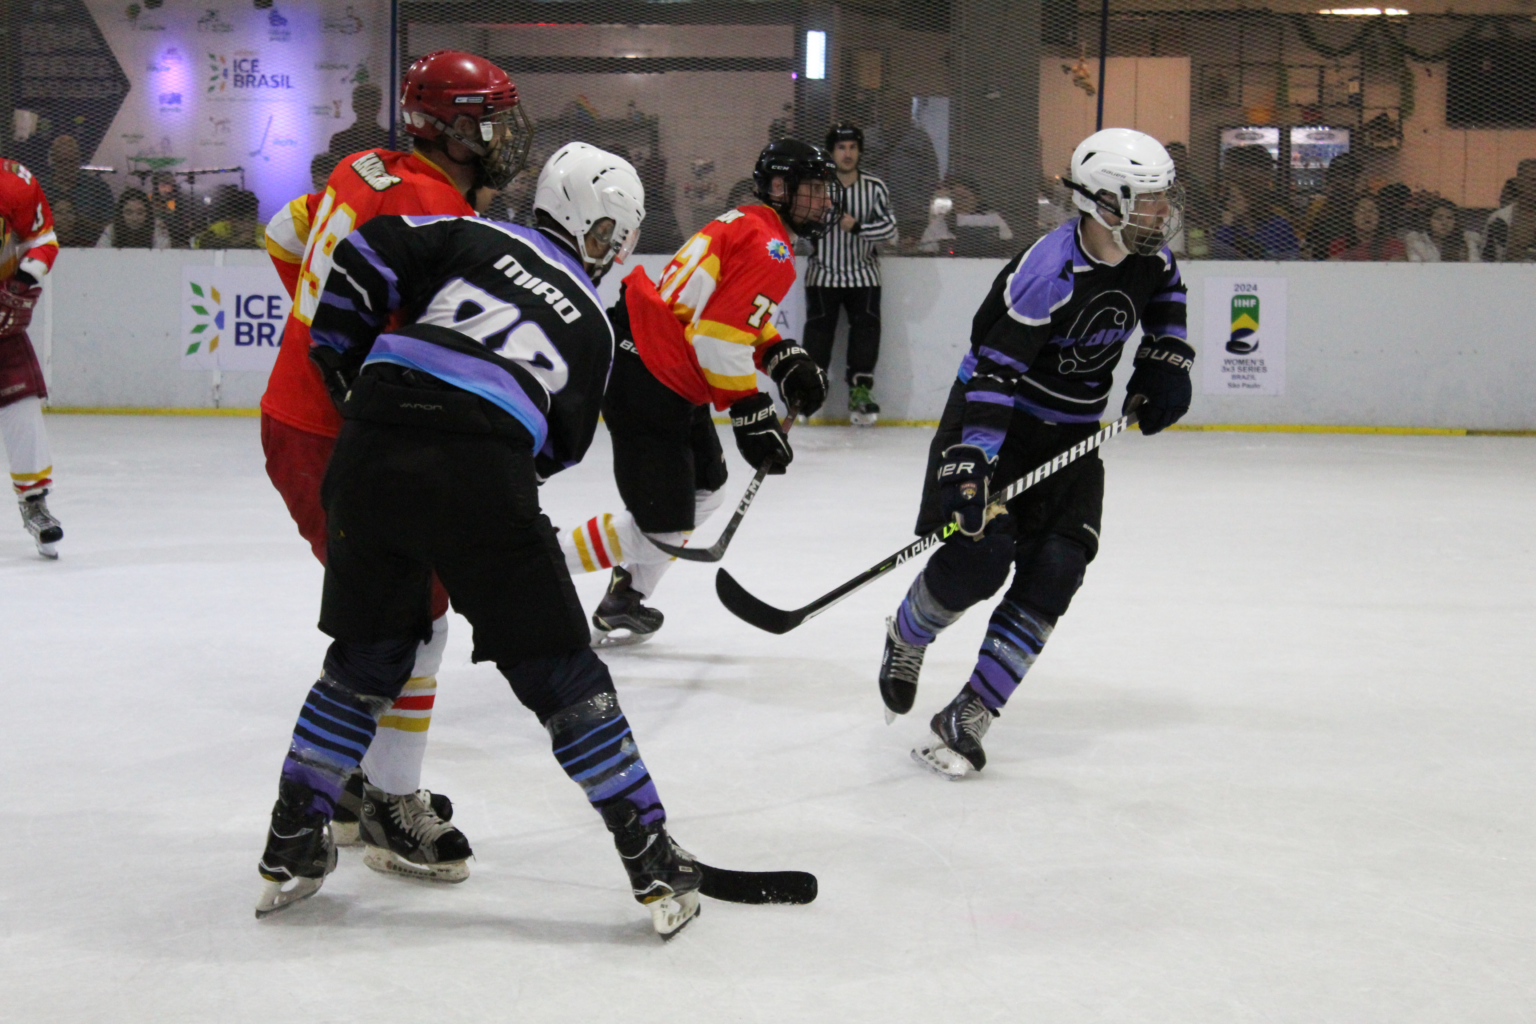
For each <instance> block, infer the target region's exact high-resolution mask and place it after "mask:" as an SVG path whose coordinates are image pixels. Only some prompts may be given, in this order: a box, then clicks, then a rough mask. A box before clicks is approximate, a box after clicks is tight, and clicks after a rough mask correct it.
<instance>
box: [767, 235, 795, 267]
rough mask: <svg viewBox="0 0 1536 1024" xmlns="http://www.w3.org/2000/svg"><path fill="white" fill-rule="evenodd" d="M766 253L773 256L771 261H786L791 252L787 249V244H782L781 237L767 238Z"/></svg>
mask: <svg viewBox="0 0 1536 1024" xmlns="http://www.w3.org/2000/svg"><path fill="white" fill-rule="evenodd" d="M768 255H769V256H771V257H773V262H775V263H784V262H786V261H788V259H789V258H790V256H791V255H792V253H791V252H790V251H789V246H787V245H785V244H784V241H783V239H779V238H770V239H768Z"/></svg>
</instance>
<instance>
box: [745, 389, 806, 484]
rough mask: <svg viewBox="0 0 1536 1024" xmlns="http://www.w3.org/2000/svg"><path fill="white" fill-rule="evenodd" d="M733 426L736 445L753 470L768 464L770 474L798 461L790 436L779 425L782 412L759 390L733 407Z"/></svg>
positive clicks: (775, 473)
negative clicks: (786, 435) (791, 445)
mask: <svg viewBox="0 0 1536 1024" xmlns="http://www.w3.org/2000/svg"><path fill="white" fill-rule="evenodd" d="M731 429H732V430H734V431H735V432H736V447H737V448H739V449H740V450H741V457H742V458H744V459H746V460H747V465H749V466H751V467H752V468H753V469H762V468H763V467H764V466H767V467H768V475H769V476H776V475H778V474H779V473H782V472H784V467H785V466H787V465H789V464H790V463H791V462H793V461H794V460H795V453H794V450H793V449H791V448H790V447H789V439H788V438H786V437H785V436H784V430H783V428H782V427H780V426H779V414H778V413H776V412H774V411H773V399H771V398H769V397H768V396H767V395H765V394H763V393H762V392H758V393H757V394H755V395H752V396H750V397H747V398H743V399H742V400H741V401H739V402H737V403H736V404H734V405H732V406H731Z"/></svg>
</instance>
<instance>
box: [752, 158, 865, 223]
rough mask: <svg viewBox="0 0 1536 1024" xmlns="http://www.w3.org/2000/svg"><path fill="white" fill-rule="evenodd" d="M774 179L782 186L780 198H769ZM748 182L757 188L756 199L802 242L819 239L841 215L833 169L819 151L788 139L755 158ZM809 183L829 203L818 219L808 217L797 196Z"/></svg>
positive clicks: (838, 186)
mask: <svg viewBox="0 0 1536 1024" xmlns="http://www.w3.org/2000/svg"><path fill="white" fill-rule="evenodd" d="M775 150H779V152H774V151H775ZM775 178H780V179H782V180H783V182H784V194H783V195H781V196H775V195H774V194H773V179H775ZM752 179H753V183H754V184H755V185H756V186H757V188H756V190H755V194H756V195H757V198H758V199H760V200H762V202H763V203H765V204H766V205H768V206H769V207H771V208H772V209H773V210H774V211H775V212H777V213H778V215H779V216H780V217H782V218H783V219H784V222H785V223H786V224H788V225H789V227H790V229H791V230H793V231H794V232H795V234H797V235H800V236H801V237H803V238H820V237H821V236H822V235H824V234H826V233H827V230H828V229H829V228H831V227H832V225H833V224H835V223H837V219H838V217H839V216H840V215H841V211H842V197H843V189H842V185H841V184H840V183H839V182H838V180H837V165H836V164H834V163H833V162H832V159H831V158H830V157H828V156H827V154H826V151H825V150H823V149H821V148H820V147H817V146H810V145H806V144H805V143H797V142H792V141H791V140H788V139H786V140H784V141H783V142H779V143H774V144H773V145H771V146H769V147H768V149H767V150H764V152H763V156H761V157H759V158H758V164H757V168H756V169H755V170H754V171H753V172H752ZM809 182H820V183H822V185H824V186H825V189H826V196H827V198H828V200H829V202H828V204H827V206H826V209H825V210H824V211H823V212H822V213H821V214H820V215H819V216H812V215H811V210H810V206H809V205H808V203H807V202H806V201H805V200H803V199H802V198H801V195H800V186H801V185H802V184H804V183H809Z"/></svg>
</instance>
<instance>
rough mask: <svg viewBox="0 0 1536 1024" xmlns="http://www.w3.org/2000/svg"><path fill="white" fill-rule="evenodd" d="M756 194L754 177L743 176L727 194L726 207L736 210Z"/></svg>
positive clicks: (750, 200)
mask: <svg viewBox="0 0 1536 1024" xmlns="http://www.w3.org/2000/svg"><path fill="white" fill-rule="evenodd" d="M756 194H757V186H756V185H755V184H753V182H752V179H751V178H742V179H741V180H740V181H738V182H737V183H736V184H734V185H732V186H731V190H730V191H729V192H727V193H726V194H725V208H726V209H727V210H734V209H736V207H738V206H741V205H742V204H743V203H750V202H752V201H753V197H754V196H755V195H756ZM647 216H649V213H647Z"/></svg>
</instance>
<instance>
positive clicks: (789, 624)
mask: <svg viewBox="0 0 1536 1024" xmlns="http://www.w3.org/2000/svg"><path fill="white" fill-rule="evenodd" d="M715 594H716V595H717V596H718V597H719V598H720V603H721V604H723V605H725V609H726V611H728V612H730V613H731V614H732V615H734V616H736V617H737V618H738V619H740V620H742V621H743V622H745V623H748V624H749V625H753V626H756V627H757V628H758V629H761V630H763V631H764V632H767V633H777V634H783V633H788V632H789V631H790V630H792V629H794V628H795V627H796V626H798V625H800V623H802V622H804V621H805V615H804V613H802V612H787V611H784V610H783V609H782V608H775V607H774V606H773V605H771V604H767V603H765V602H763V601H760V600H758V599H757V598H755V597H753V596H752V595H751V594H749V593H747V590H746V588H745V587H743V586H742V585H741V584H740V583H737V582H736V579H735V577H733V576H732V575H731V574H730V573H728V572H726V571H725V570H724V569H718V570H716V571H715Z"/></svg>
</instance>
